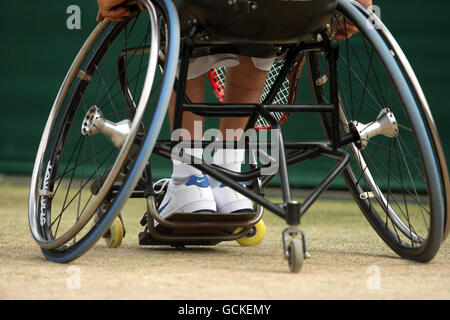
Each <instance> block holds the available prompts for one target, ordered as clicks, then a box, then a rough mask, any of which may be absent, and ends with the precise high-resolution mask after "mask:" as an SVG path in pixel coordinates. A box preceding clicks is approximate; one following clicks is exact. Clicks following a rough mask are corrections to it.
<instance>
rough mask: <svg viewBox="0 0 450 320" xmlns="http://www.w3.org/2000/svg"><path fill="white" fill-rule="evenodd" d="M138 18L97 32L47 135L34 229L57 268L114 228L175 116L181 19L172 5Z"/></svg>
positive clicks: (33, 194) (40, 156)
mask: <svg viewBox="0 0 450 320" xmlns="http://www.w3.org/2000/svg"><path fill="white" fill-rule="evenodd" d="M166 4H167V5H166ZM130 9H131V10H132V15H131V16H130V17H129V18H128V19H127V20H126V21H124V22H117V23H113V22H110V21H108V20H105V21H103V22H102V23H100V24H99V25H98V26H97V28H96V29H95V30H94V31H93V32H92V34H91V35H90V37H89V38H88V40H87V41H86V42H85V44H84V46H83V47H82V49H81V50H80V52H79V54H78V55H77V57H76V59H75V61H74V63H73V64H72V67H71V68H70V70H69V72H68V74H67V76H66V78H65V80H64V82H63V84H62V87H61V89H60V91H59V93H58V96H57V98H56V101H55V103H54V106H53V108H52V111H51V113H50V116H49V119H48V121H47V124H46V127H45V129H44V133H43V136H42V139H41V143H40V146H39V149H38V153H37V157H36V162H35V167H34V171H33V176H32V181H31V187H30V197H29V224H30V229H31V232H32V235H33V237H34V239H35V240H36V242H37V243H38V244H39V246H40V247H41V250H42V252H43V254H44V256H45V257H46V258H47V259H49V260H52V261H56V262H69V261H71V260H74V259H75V258H77V257H79V256H80V255H82V254H83V253H84V252H86V251H87V250H88V249H89V248H91V247H92V246H93V245H94V244H95V243H96V242H97V241H98V240H99V239H100V238H101V237H102V236H103V235H105V233H106V232H107V231H108V230H109V229H110V227H111V225H112V224H113V221H114V220H115V219H116V217H117V216H118V215H119V212H120V210H121V208H122V207H123V206H124V204H125V202H126V200H127V199H128V198H129V196H130V194H131V193H132V191H133V190H134V187H135V185H136V184H137V183H138V181H139V179H140V178H141V175H142V172H143V170H144V168H145V165H146V163H147V161H148V155H147V158H145V155H146V152H142V150H143V149H144V148H148V149H150V151H151V150H152V149H153V146H154V144H153V145H152V142H153V143H154V140H153V139H155V140H156V137H157V135H158V133H159V130H160V129H161V126H162V124H163V121H164V117H165V114H166V112H167V106H168V101H169V99H170V94H171V91H172V88H173V83H174V81H175V73H176V65H177V59H178V48H179V22H178V16H177V15H176V10H175V8H174V6H173V4H172V2H171V1H165V0H164V1H163V0H161V1H152V2H150V1H148V0H140V1H138V2H137V4H136V5H133V7H131V8H130ZM149 136H151V137H152V138H150V139H148V137H149ZM144 158H145V159H144ZM94 217H96V218H94Z"/></svg>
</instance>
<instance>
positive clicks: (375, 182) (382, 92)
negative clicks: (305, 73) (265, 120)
mask: <svg viewBox="0 0 450 320" xmlns="http://www.w3.org/2000/svg"><path fill="white" fill-rule="evenodd" d="M344 19H348V18H343V17H342V16H341V17H340V18H339V19H338V18H337V17H335V18H334V19H333V21H334V25H336V26H341V30H345V23H344V22H345V20H344ZM347 21H348V20H347ZM356 42H358V43H357V44H355V43H356ZM340 49H341V50H340V51H341V52H340V57H339V61H340V62H339V64H340V65H339V77H338V87H339V92H340V105H341V115H340V119H341V125H342V128H343V131H344V132H345V133H348V132H349V131H350V126H349V124H350V122H351V121H353V120H357V121H359V122H361V123H365V124H367V125H370V124H371V123H374V120H375V119H376V114H377V113H378V112H380V110H382V109H383V108H389V109H391V110H392V111H393V112H394V114H395V117H396V118H398V119H397V120H398V123H399V135H398V137H395V138H387V137H384V136H382V135H380V136H375V137H374V138H372V139H371V140H370V142H369V146H368V147H367V148H366V149H365V150H360V149H359V148H358V147H357V146H355V145H354V144H353V145H351V146H350V147H349V148H348V149H346V150H348V151H350V152H351V154H353V161H352V164H351V168H352V170H353V171H354V172H355V178H356V179H355V180H356V183H357V184H358V185H359V186H360V187H361V191H362V192H361V196H362V195H363V193H364V192H370V194H366V195H368V196H369V197H371V199H369V200H368V201H369V206H370V208H371V209H372V210H373V212H376V213H377V214H378V215H379V216H380V217H381V218H382V219H383V220H384V224H385V225H384V228H386V229H389V230H390V231H391V232H392V235H393V237H394V238H396V240H397V241H398V243H399V244H401V245H402V246H403V247H405V248H412V249H419V248H423V247H425V246H424V244H425V243H427V240H429V236H430V234H431V230H432V229H435V227H436V224H434V225H433V221H432V219H431V217H430V216H431V214H432V212H433V210H437V212H438V216H439V211H440V208H439V206H436V208H433V205H434V204H435V203H436V201H433V199H436V197H434V198H433V195H432V194H430V193H431V192H430V191H429V190H430V178H429V176H428V175H427V172H430V171H434V170H432V169H430V168H432V167H433V166H434V164H431V165H430V164H427V163H425V164H424V161H425V160H424V155H423V154H422V153H421V152H420V149H421V148H422V147H423V145H421V142H419V141H418V138H417V131H416V130H418V129H417V128H420V125H417V126H416V125H415V124H412V125H411V123H410V117H411V115H410V114H409V113H406V112H404V110H403V109H402V96H401V94H400V93H399V92H398V88H397V87H396V86H395V85H394V83H393V80H392V79H390V77H389V76H388V75H387V74H384V77H383V78H382V77H381V76H380V74H379V73H378V72H377V70H380V68H379V67H381V70H385V68H384V67H385V66H384V64H383V62H382V61H380V60H381V59H380V60H376V59H377V58H378V56H377V53H376V52H375V50H374V49H373V48H372V47H371V45H370V43H369V42H368V41H366V40H365V39H364V35H363V34H358V35H355V36H353V37H351V38H350V39H348V40H345V42H341V45H340ZM358 52H362V54H363V55H364V56H363V57H362V56H361V54H360V55H359V56H358ZM309 58H310V60H311V61H312V60H314V61H312V64H313V65H315V68H317V69H316V70H313V71H312V73H313V77H314V78H313V81H312V85H313V86H314V92H316V98H318V100H319V101H321V102H327V101H329V98H328V96H327V94H326V92H327V90H328V85H322V84H321V85H318V84H317V83H316V80H318V79H319V78H321V77H322V76H323V75H326V74H327V67H326V65H325V63H323V62H321V61H320V58H319V57H318V56H312V55H310V56H309ZM355 64H356V67H354V65H355ZM376 64H378V65H377V66H376ZM377 67H378V68H377ZM382 76H383V75H382ZM318 87H320V88H319V89H318ZM386 88H388V89H387V90H386ZM355 92H357V93H356V94H355ZM386 93H387V94H386ZM394 95H396V98H395V97H394ZM355 106H358V108H356V107H355ZM374 106H375V107H374ZM413 107H415V105H414V106H413ZM361 110H364V112H361ZM402 111H403V112H402ZM364 113H367V114H368V115H369V116H368V117H367V115H365V114H364ZM364 117H366V118H365V119H363V118H364ZM406 124H408V125H406ZM419 146H422V147H419ZM413 149H414V150H413ZM412 150H413V151H412ZM394 165H395V167H394ZM427 166H428V167H427ZM380 168H381V169H380ZM385 172H387V173H388V174H387V178H383V176H385V175H386V174H385ZM438 231H439V230H438ZM418 251H420V250H418Z"/></svg>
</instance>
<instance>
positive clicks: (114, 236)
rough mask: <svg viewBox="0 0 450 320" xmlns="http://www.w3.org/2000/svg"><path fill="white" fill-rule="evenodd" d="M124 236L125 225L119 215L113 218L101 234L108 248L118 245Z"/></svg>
mask: <svg viewBox="0 0 450 320" xmlns="http://www.w3.org/2000/svg"><path fill="white" fill-rule="evenodd" d="M124 237H125V225H124V224H123V220H122V218H121V216H120V215H119V216H118V217H117V218H116V219H114V221H113V223H112V225H111V227H110V228H109V229H108V231H106V233H105V234H104V235H103V238H104V239H105V242H106V246H107V247H108V248H111V249H114V248H118V247H120V245H121V244H122V240H123V238H124Z"/></svg>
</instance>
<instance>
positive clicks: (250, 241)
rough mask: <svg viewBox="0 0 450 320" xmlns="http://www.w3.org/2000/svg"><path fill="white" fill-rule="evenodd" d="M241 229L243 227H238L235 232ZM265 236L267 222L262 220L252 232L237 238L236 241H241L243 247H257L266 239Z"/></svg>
mask: <svg viewBox="0 0 450 320" xmlns="http://www.w3.org/2000/svg"><path fill="white" fill-rule="evenodd" d="M241 231H242V228H238V229H236V231H234V233H235V234H237V233H239V232H241ZM265 236H266V224H265V223H264V221H263V220H260V221H259V222H258V223H257V224H255V225H254V226H253V227H252V228H251V230H250V232H249V233H248V234H247V235H246V236H244V237H242V238H240V239H238V240H236V242H237V243H239V244H240V245H241V246H242V247H256V246H257V245H259V244H260V243H261V242H262V241H263V240H264V238H265Z"/></svg>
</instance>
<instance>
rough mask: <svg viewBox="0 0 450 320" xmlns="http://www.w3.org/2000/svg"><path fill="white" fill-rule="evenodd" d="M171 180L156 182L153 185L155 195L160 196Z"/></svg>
mask: <svg viewBox="0 0 450 320" xmlns="http://www.w3.org/2000/svg"><path fill="white" fill-rule="evenodd" d="M170 180H172V179H168V178H164V179H161V180H158V181H156V182H155V183H154V184H153V190H154V191H155V194H160V193H161V192H163V190H164V189H165V188H166V186H167V184H168V183H169V182H170Z"/></svg>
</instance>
